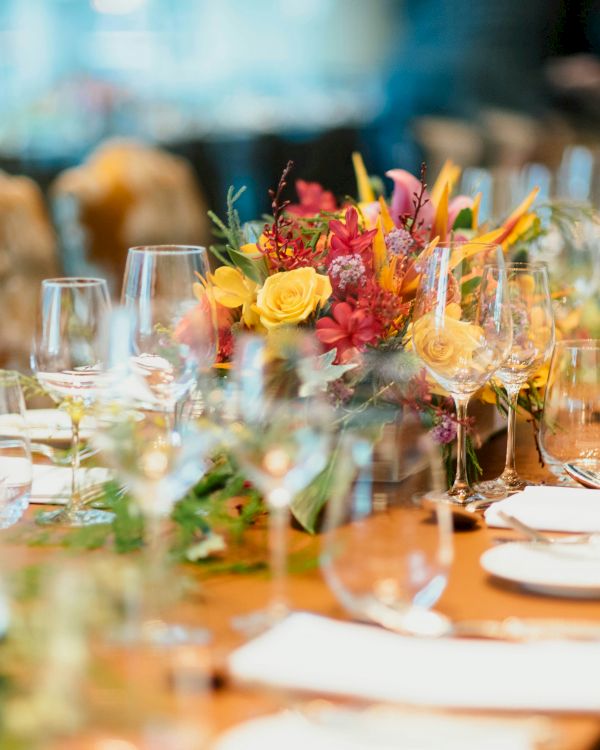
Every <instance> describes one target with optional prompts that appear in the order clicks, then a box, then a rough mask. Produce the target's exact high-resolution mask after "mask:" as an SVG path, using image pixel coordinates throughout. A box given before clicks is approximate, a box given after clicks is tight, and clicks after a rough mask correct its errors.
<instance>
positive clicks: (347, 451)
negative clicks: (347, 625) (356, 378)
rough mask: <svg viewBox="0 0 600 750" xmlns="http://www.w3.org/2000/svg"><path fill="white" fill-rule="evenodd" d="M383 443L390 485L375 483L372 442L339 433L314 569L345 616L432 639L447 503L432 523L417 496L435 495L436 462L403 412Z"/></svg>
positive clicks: (446, 552)
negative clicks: (386, 443)
mask: <svg viewBox="0 0 600 750" xmlns="http://www.w3.org/2000/svg"><path fill="white" fill-rule="evenodd" d="M369 411H370V410H367V412H366V413H365V412H363V416H366V418H367V421H369V422H371V423H376V422H377V420H378V419H379V415H378V414H375V415H371V416H369V414H368V412H369ZM388 441H389V448H390V453H391V454H393V456H394V481H389V472H386V474H387V475H388V476H386V479H387V481H381V480H380V479H378V477H377V463H378V462H377V461H376V455H377V454H376V452H375V445H374V443H373V441H372V440H371V439H369V437H368V436H367V435H365V434H364V433H362V432H361V431H359V430H357V429H355V427H351V428H350V429H346V430H345V432H344V435H343V437H342V438H341V441H340V450H339V451H337V453H336V455H337V462H336V465H335V474H334V477H333V481H332V488H333V489H332V493H331V495H330V497H329V500H328V502H327V507H326V514H325V524H324V526H325V528H324V534H323V543H322V553H321V568H322V571H323V574H324V577H325V580H326V582H327V584H328V585H329V587H330V589H331V590H332V592H333V593H334V595H335V596H336V598H337V599H338V600H339V602H340V603H341V604H342V605H343V606H344V608H345V609H346V610H347V611H348V612H349V613H350V614H351V615H352V616H354V617H356V618H358V619H360V620H366V621H371V622H377V623H379V624H380V625H383V626H384V627H389V628H391V629H394V630H402V631H404V632H411V633H415V634H421V635H427V634H434V633H437V632H438V630H439V629H440V628H442V629H443V628H444V627H445V624H444V618H442V617H440V616H439V615H437V614H436V613H434V612H431V611H430V607H432V606H433V605H434V604H435V602H436V601H437V600H438V599H439V597H440V596H441V594H442V593H443V591H444V589H445V587H446V582H447V579H448V573H449V569H450V564H451V562H452V554H453V549H452V515H451V512H450V508H449V506H448V505H447V504H443V503H439V504H436V505H435V507H434V509H433V511H434V512H433V517H432V509H431V508H430V507H425V505H426V504H425V503H424V502H423V498H424V497H425V496H426V495H427V493H428V492H429V491H432V490H433V491H435V490H438V491H439V489H440V486H439V483H440V480H441V477H442V476H443V468H442V466H441V463H442V462H441V456H440V453H439V449H438V446H437V445H436V444H435V443H434V441H433V440H432V438H431V436H430V435H429V434H427V432H426V430H425V428H424V427H423V425H422V424H421V423H420V422H419V420H418V419H417V418H416V417H415V416H413V415H411V414H410V413H404V414H403V413H402V412H398V413H397V419H396V420H395V423H394V430H393V431H390V432H389V433H388ZM379 461H381V453H380V454H379ZM379 468H381V467H379Z"/></svg>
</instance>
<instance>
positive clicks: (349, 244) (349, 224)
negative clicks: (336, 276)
mask: <svg viewBox="0 0 600 750" xmlns="http://www.w3.org/2000/svg"><path fill="white" fill-rule="evenodd" d="M329 229H330V230H331V233H332V234H333V237H332V238H331V251H330V252H329V256H328V258H327V260H328V262H331V261H332V260H333V259H334V258H337V256H338V255H355V254H358V255H361V256H362V258H363V260H366V261H367V262H369V264H370V261H371V250H372V245H373V237H375V235H376V234H377V230H376V229H369V230H367V231H365V232H361V231H360V230H359V228H358V211H357V210H356V209H355V208H354V206H349V208H347V209H346V222H345V223H344V222H341V221H339V220H338V219H332V220H331V221H330V222H329Z"/></svg>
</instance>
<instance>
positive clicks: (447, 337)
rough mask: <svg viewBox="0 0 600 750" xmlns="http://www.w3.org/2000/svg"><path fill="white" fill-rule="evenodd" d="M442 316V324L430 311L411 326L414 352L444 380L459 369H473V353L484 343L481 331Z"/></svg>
mask: <svg viewBox="0 0 600 750" xmlns="http://www.w3.org/2000/svg"><path fill="white" fill-rule="evenodd" d="M451 312H452V315H444V317H443V321H442V323H441V324H439V323H437V321H436V317H435V314H434V313H433V312H429V313H427V314H426V315H423V317H422V318H419V319H418V320H416V321H415V322H414V323H413V327H412V337H413V346H414V348H415V351H416V352H417V353H418V354H419V356H420V357H421V358H422V359H423V361H424V362H425V363H426V364H428V365H429V366H430V367H431V369H432V370H433V371H434V372H436V373H439V374H440V375H443V376H445V377H451V376H452V374H453V373H455V372H458V371H459V370H461V369H464V368H465V367H467V368H472V367H473V366H474V363H473V362H472V358H473V352H474V351H475V350H476V349H479V348H480V347H482V345H483V344H484V343H485V338H484V335H483V331H482V329H481V328H480V327H479V326H476V325H474V324H473V323H467V322H466V321H463V320H457V319H456V318H455V317H454V312H455V311H454V310H452V311H451Z"/></svg>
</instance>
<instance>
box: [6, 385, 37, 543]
mask: <svg viewBox="0 0 600 750" xmlns="http://www.w3.org/2000/svg"><path fill="white" fill-rule="evenodd" d="M31 479H32V466H31V450H30V446H29V434H28V429H27V423H26V421H25V404H24V401H23V394H22V392H21V386H20V383H19V376H18V374H17V373H14V372H6V371H0V529H5V528H7V527H8V526H12V525H13V524H14V523H16V522H17V521H18V520H19V519H20V518H21V516H22V515H23V513H24V512H25V510H26V508H27V506H28V504H29V495H30V493H31Z"/></svg>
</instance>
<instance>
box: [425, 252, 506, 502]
mask: <svg viewBox="0 0 600 750" xmlns="http://www.w3.org/2000/svg"><path fill="white" fill-rule="evenodd" d="M491 263H494V265H493V266H492V265H490V264H491ZM511 343H512V325H511V315H510V302H509V295H508V284H507V280H506V272H505V270H504V264H503V258H502V250H501V248H500V247H498V246H495V245H484V244H475V243H463V244H460V243H458V244H457V243H453V244H449V245H442V246H437V247H436V248H434V249H433V250H432V251H431V252H430V253H429V254H428V256H427V257H426V258H425V259H424V260H423V261H422V267H421V275H420V281H419V287H418V290H417V296H416V300H415V308H414V314H413V326H412V345H413V347H414V350H415V351H416V353H417V354H418V355H419V357H420V358H421V360H422V361H423V363H424V365H425V367H426V368H427V371H428V373H429V374H430V375H431V376H432V377H433V378H434V379H435V380H436V381H437V382H438V383H439V385H441V386H442V388H444V390H445V391H447V392H448V393H450V395H451V396H452V397H453V399H454V402H455V404H456V414H457V420H458V445H457V470H456V478H455V480H454V484H453V485H452V487H451V489H450V490H449V491H448V493H447V495H446V496H445V498H444V499H445V500H447V501H448V502H451V503H454V504H459V505H465V504H468V503H469V502H471V501H472V500H476V499H483V498H482V496H480V495H478V494H477V493H476V492H475V491H474V490H473V488H472V487H471V485H470V484H469V479H468V477H467V464H466V422H467V406H468V403H469V399H470V398H471V396H472V395H473V394H474V393H475V392H476V391H478V390H479V389H480V388H481V387H482V386H483V385H484V384H485V383H486V382H487V380H489V378H490V377H491V376H492V375H493V374H494V372H495V371H496V370H497V369H498V367H499V366H500V365H501V363H502V362H503V361H504V360H505V359H506V357H507V356H508V354H509V352H510V347H511Z"/></svg>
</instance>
